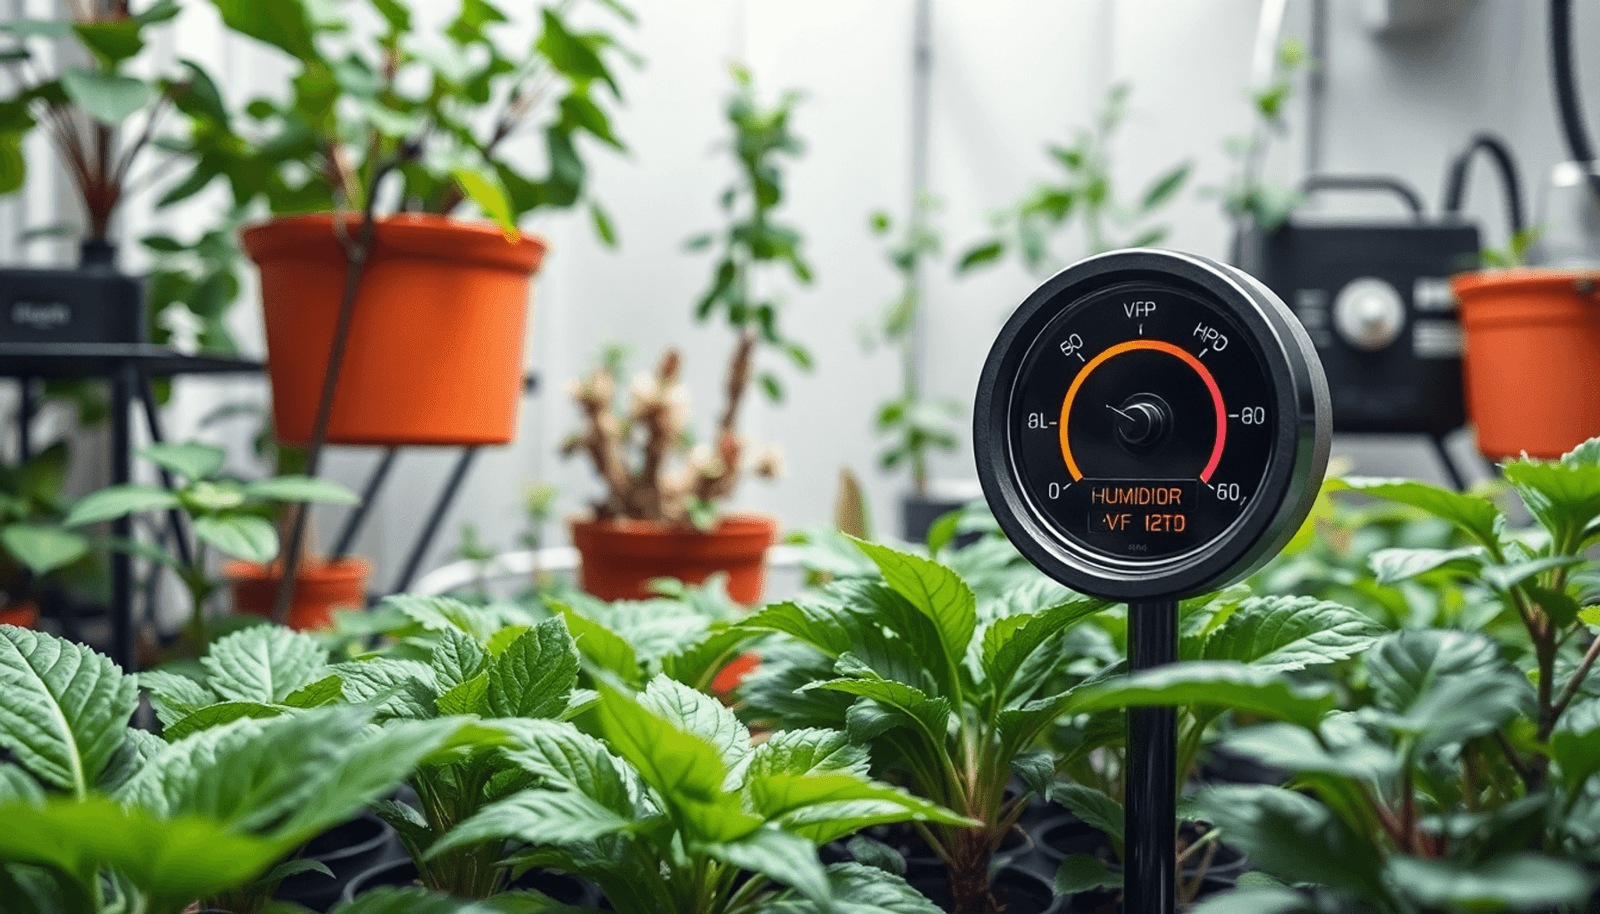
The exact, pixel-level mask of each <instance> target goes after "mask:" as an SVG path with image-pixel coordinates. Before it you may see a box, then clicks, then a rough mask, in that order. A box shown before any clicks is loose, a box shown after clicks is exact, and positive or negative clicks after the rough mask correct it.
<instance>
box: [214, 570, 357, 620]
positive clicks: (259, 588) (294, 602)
mask: <svg viewBox="0 0 1600 914" xmlns="http://www.w3.org/2000/svg"><path fill="white" fill-rule="evenodd" d="M222 573H223V576H224V577H226V578H227V579H228V582H229V583H230V584H231V585H232V587H233V608H234V611H235V612H240V613H245V614H248V615H252V616H271V615H272V605H273V602H274V601H275V600H276V599H277V597H278V582H279V581H281V580H283V566H282V565H281V564H280V565H272V566H268V565H259V564H256V563H255V562H239V561H233V562H228V563H227V564H226V565H224V566H223V568H222ZM371 574H372V565H371V564H369V563H368V562H367V560H366V559H358V558H345V559H339V560H338V561H334V562H318V563H315V564H307V565H302V566H301V568H300V572H299V574H297V575H296V576H295V581H294V593H293V594H292V595H291V596H290V598H289V619H288V623H289V627H290V628H292V629H295V630H297V631H305V630H307V629H313V628H326V627H328V626H329V625H332V624H333V611H334V610H335V609H360V608H362V607H364V606H366V605H367V578H368V577H369V576H371Z"/></svg>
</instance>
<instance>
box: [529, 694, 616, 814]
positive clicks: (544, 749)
mask: <svg viewBox="0 0 1600 914" xmlns="http://www.w3.org/2000/svg"><path fill="white" fill-rule="evenodd" d="M501 725H502V726H504V727H506V728H507V729H508V730H509V731H510V732H512V733H514V734H515V737H516V746H515V748H508V749H506V750H505V755H506V757H507V758H509V759H511V761H513V762H515V763H516V764H518V765H520V766H521V767H522V768H524V769H526V770H527V771H529V772H531V773H533V774H535V775H538V776H539V777H540V778H541V779H543V780H544V781H545V782H546V783H548V784H550V785H551V786H552V787H556V788H561V789H566V790H573V791H577V792H578V793H581V794H583V795H584V796H586V797H589V798H590V799H591V800H593V801H595V802H597V803H599V804H600V805H602V806H604V807H605V808H607V809H609V810H611V811H612V812H614V813H616V814H617V815H619V816H625V817H626V816H633V815H635V814H636V813H637V811H638V804H639V799H640V797H641V796H642V793H643V791H642V785H641V784H640V782H639V778H638V775H637V774H635V772H634V771H633V769H631V768H629V767H627V766H626V765H625V764H623V762H622V761H621V760H620V759H618V758H616V757H615V756H613V755H612V754H611V752H610V750H609V749H607V748H606V745H605V744H604V743H602V742H600V741H599V740H597V739H595V738H594V737H592V736H590V735H589V734H587V733H584V732H583V731H581V730H579V729H578V728H577V727H575V726H573V725H572V724H570V723H567V722H565V721H553V720H532V719H527V718H524V719H519V720H515V721H502V722H501Z"/></svg>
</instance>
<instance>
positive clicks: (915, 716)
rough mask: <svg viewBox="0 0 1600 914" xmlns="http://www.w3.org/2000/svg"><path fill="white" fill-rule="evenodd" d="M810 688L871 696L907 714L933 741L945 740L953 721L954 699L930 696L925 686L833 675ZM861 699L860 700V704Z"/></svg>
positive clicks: (936, 742) (809, 687) (940, 741)
mask: <svg viewBox="0 0 1600 914" xmlns="http://www.w3.org/2000/svg"><path fill="white" fill-rule="evenodd" d="M805 688H807V689H827V690H829V691H833V692H846V693H848V694H851V695H856V696H859V697H861V698H870V699H872V700H873V701H876V702H879V703H881V704H883V705H885V706H887V707H889V708H892V709H894V710H896V711H899V712H900V713H901V714H903V715H905V717H906V719H907V720H908V721H913V722H915V723H916V724H917V726H918V727H919V728H920V729H921V730H922V731H923V733H924V734H925V735H926V737H927V738H928V739H929V740H930V741H931V742H933V743H935V744H938V743H942V742H943V740H944V738H945V730H946V728H947V727H948V726H949V721H950V702H949V701H947V700H945V699H943V698H930V697H928V695H927V694H926V693H924V692H923V691H922V690H921V689H918V688H915V687H913V686H908V685H906V684H905V683H902V682H890V681H888V680H885V679H830V680H826V681H823V682H813V683H810V684H809V685H807V686H806V687H805ZM859 703H860V702H857V704H859Z"/></svg>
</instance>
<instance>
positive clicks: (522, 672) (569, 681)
mask: <svg viewBox="0 0 1600 914" xmlns="http://www.w3.org/2000/svg"><path fill="white" fill-rule="evenodd" d="M577 684H578V649H577V646H576V645H574V644H573V643H572V636H571V635H570V634H568V633H567V626H566V622H565V621H564V620H562V619H561V618H560V617H557V618H553V619H546V620H545V621H543V622H540V623H539V624H538V625H535V626H533V627H532V628H531V629H529V630H528V631H526V632H524V633H523V634H522V635H521V636H520V637H518V638H517V639H516V640H515V641H513V642H511V644H509V645H507V646H506V649H505V651H503V652H502V653H501V654H500V655H499V656H497V657H495V658H494V660H493V661H492V662H491V663H490V665H489V683H488V691H487V692H486V693H485V696H484V707H485V708H487V709H488V711H489V713H490V714H491V715H492V716H495V717H544V718H553V717H559V716H560V715H561V713H562V712H563V711H564V710H566V706H567V696H569V695H571V694H572V690H573V688H574V687H576V686H577Z"/></svg>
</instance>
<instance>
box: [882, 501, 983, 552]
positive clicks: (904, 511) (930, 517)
mask: <svg viewBox="0 0 1600 914" xmlns="http://www.w3.org/2000/svg"><path fill="white" fill-rule="evenodd" d="M966 505H967V501H966V500H964V499H959V498H940V497H937V496H932V495H907V496H905V497H904V498H902V499H901V500H900V529H901V535H902V536H903V537H904V538H905V541H906V542H908V543H926V542H927V541H928V531H929V530H931V529H933V525H934V524H935V523H936V522H938V520H939V518H941V517H944V516H945V515H946V514H949V513H950V512H952V511H959V510H961V509H962V508H964V507H966ZM979 536H980V534H977V533H963V534H961V535H960V536H957V537H956V538H955V539H954V540H953V541H952V545H954V546H955V547H956V548H957V549H960V548H961V547H963V546H969V545H971V544H973V543H975V542H977V541H978V539H979Z"/></svg>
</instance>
